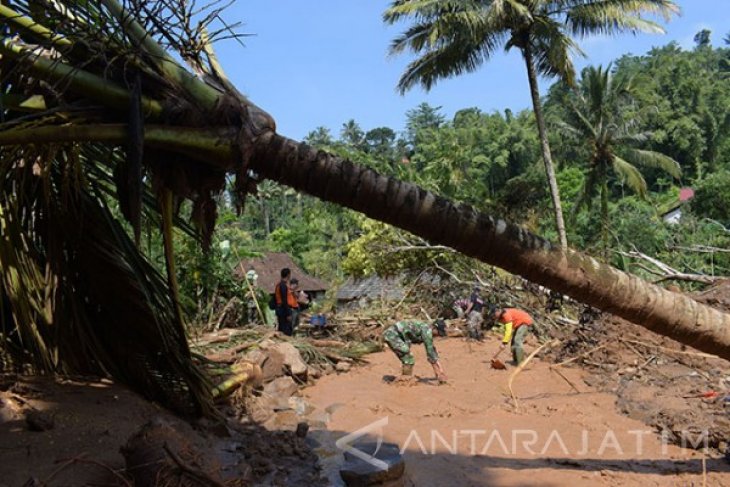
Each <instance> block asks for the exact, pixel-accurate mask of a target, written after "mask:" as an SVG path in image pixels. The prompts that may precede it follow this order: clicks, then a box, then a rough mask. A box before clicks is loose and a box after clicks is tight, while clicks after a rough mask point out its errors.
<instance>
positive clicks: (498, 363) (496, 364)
mask: <svg viewBox="0 0 730 487" xmlns="http://www.w3.org/2000/svg"><path fill="white" fill-rule="evenodd" d="M491 364H492V368H493V369H497V370H505V369H506V368H507V366H506V365H504V362H502V361H501V360H499V359H498V358H493V359H492V361H491Z"/></svg>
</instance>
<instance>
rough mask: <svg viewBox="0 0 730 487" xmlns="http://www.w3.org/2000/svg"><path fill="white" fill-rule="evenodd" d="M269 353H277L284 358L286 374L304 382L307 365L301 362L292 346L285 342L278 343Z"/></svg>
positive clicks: (297, 351)
mask: <svg viewBox="0 0 730 487" xmlns="http://www.w3.org/2000/svg"><path fill="white" fill-rule="evenodd" d="M269 351H270V352H274V351H276V352H279V353H280V354H281V355H283V356H284V367H285V368H286V370H287V372H288V373H289V374H291V375H292V376H294V377H297V378H300V379H303V380H306V377H307V364H306V362H304V360H302V356H301V355H300V354H299V350H297V349H296V348H295V347H294V345H292V344H291V343H287V342H279V343H276V344H275V345H273V346H272V347H271V348H270V349H269Z"/></svg>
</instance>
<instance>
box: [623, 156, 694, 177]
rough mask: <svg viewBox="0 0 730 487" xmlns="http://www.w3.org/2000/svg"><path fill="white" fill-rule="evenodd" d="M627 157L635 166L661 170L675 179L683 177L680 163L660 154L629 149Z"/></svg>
mask: <svg viewBox="0 0 730 487" xmlns="http://www.w3.org/2000/svg"><path fill="white" fill-rule="evenodd" d="M626 156H627V158H628V159H630V160H631V161H632V162H633V163H635V164H639V165H641V166H645V167H653V168H656V169H661V170H662V171H664V172H666V173H667V174H669V175H671V176H672V177H673V178H675V179H680V178H681V177H682V168H681V167H680V165H679V163H678V162H677V161H675V160H674V159H672V158H671V157H669V156H667V155H664V154H662V153H660V152H655V151H650V150H641V149H627V150H626Z"/></svg>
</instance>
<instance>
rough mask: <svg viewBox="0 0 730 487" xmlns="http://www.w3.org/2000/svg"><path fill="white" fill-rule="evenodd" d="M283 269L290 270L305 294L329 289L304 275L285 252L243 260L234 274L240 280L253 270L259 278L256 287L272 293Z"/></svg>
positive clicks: (314, 278)
mask: <svg viewBox="0 0 730 487" xmlns="http://www.w3.org/2000/svg"><path fill="white" fill-rule="evenodd" d="M285 267H288V268H289V269H291V275H292V277H293V278H297V279H299V288H300V289H302V290H303V291H305V292H317V291H326V290H327V289H328V288H329V286H328V285H327V284H326V283H324V282H323V281H321V280H319V279H317V278H316V277H312V276H310V275H308V274H305V273H304V271H303V270H301V269H300V268H299V266H298V265H296V264H295V263H294V261H293V260H292V258H291V257H290V256H289V254H287V253H285V252H266V253H265V254H264V255H263V256H262V257H254V258H251V259H244V260H242V261H241V262H240V263H239V264H238V265H237V266H236V269H235V271H234V274H235V276H236V277H237V278H238V279H242V278H243V276H244V275H245V274H246V272H248V271H250V270H251V269H253V270H254V271H256V274H258V276H259V278H258V281H257V287H259V288H261V289H264V290H266V291H268V292H273V290H274V288H275V287H276V283H278V282H279V281H280V280H281V270H282V269H283V268H285Z"/></svg>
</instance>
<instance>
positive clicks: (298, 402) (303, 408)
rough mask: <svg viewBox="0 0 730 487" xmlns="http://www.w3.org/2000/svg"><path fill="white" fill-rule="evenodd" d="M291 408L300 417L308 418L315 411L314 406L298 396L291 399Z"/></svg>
mask: <svg viewBox="0 0 730 487" xmlns="http://www.w3.org/2000/svg"><path fill="white" fill-rule="evenodd" d="M289 408H290V409H293V410H294V411H296V413H297V414H298V415H299V416H308V415H309V414H311V413H312V412H313V411H314V406H312V405H311V404H309V403H308V402H307V401H305V400H304V398H302V397H297V396H294V397H290V398H289Z"/></svg>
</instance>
